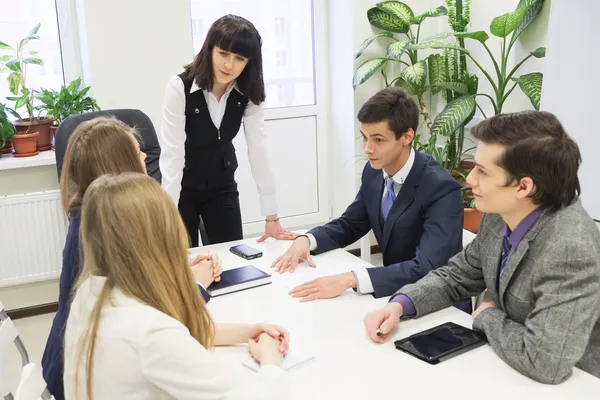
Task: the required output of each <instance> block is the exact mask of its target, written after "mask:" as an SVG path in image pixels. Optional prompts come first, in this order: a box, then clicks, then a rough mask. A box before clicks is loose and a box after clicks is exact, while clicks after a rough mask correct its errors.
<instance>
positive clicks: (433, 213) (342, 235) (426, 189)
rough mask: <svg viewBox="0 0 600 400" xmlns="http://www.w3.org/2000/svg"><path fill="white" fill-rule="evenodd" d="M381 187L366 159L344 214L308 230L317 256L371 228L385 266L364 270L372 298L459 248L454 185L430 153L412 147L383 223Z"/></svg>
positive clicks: (458, 207)
mask: <svg viewBox="0 0 600 400" xmlns="http://www.w3.org/2000/svg"><path fill="white" fill-rule="evenodd" d="M383 189H384V178H383V172H382V171H381V170H375V169H373V168H371V166H370V164H369V163H367V165H366V166H365V168H364V170H363V174H362V184H361V187H360V189H359V191H358V194H357V195H356V198H355V199H354V202H352V204H350V206H349V207H348V208H347V209H346V211H345V212H344V214H342V216H341V217H339V218H337V219H334V220H333V221H331V222H329V223H328V224H326V225H323V226H320V227H317V228H314V229H312V230H310V231H309V233H311V234H313V235H314V236H315V238H316V240H317V249H316V251H315V252H314V253H315V254H319V253H324V252H326V251H329V250H332V249H336V248H343V247H346V246H348V245H350V244H352V243H354V242H356V241H357V240H358V239H360V238H361V237H363V236H364V235H366V234H367V233H368V232H369V231H370V230H371V229H373V232H374V233H375V237H376V238H377V243H378V244H379V247H380V248H381V252H382V254H383V263H384V265H385V268H369V269H368V273H369V275H370V277H371V282H372V283H373V288H374V290H375V292H374V294H373V295H374V296H375V297H383V296H389V295H391V294H392V293H394V292H395V291H396V290H398V289H400V288H401V287H402V286H404V285H406V284H408V283H414V282H416V281H418V280H419V279H420V278H422V277H424V276H425V275H427V273H428V272H429V271H431V270H433V269H435V268H438V267H441V266H443V265H445V264H446V263H447V262H448V259H450V257H452V256H453V255H455V254H456V253H458V252H459V251H461V249H462V228H463V213H464V211H463V208H464V207H463V202H462V196H461V193H460V186H459V185H458V183H457V182H456V180H455V179H454V178H453V177H452V176H451V175H450V174H449V173H448V172H447V171H446V170H444V169H443V168H442V167H441V166H440V165H439V164H438V163H437V162H436V161H435V160H434V159H433V158H432V157H431V156H430V155H428V154H424V153H421V152H418V151H416V150H415V161H414V164H413V166H412V168H411V170H410V172H409V174H408V176H407V178H406V180H405V182H404V184H403V185H402V188H401V190H400V192H399V193H398V196H397V198H396V201H395V202H394V205H393V206H392V208H391V210H390V213H389V215H388V218H387V220H386V221H385V223H382V216H381V200H382V196H383Z"/></svg>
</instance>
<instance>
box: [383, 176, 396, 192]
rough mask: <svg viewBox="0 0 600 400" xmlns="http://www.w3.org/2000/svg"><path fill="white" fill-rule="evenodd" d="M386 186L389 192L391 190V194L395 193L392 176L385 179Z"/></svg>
mask: <svg viewBox="0 0 600 400" xmlns="http://www.w3.org/2000/svg"><path fill="white" fill-rule="evenodd" d="M385 186H386V187H387V190H389V191H390V192H391V193H394V180H393V179H392V177H391V176H388V177H387V178H385Z"/></svg>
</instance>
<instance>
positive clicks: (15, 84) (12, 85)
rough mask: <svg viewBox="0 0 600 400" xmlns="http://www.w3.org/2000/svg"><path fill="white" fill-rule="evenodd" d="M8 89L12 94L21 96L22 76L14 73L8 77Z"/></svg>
mask: <svg viewBox="0 0 600 400" xmlns="http://www.w3.org/2000/svg"><path fill="white" fill-rule="evenodd" d="M7 80H8V89H9V90H10V92H11V93H12V94H19V84H20V83H21V74H19V73H18V72H12V73H11V74H10V75H8V78H7Z"/></svg>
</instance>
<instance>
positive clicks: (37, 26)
mask: <svg viewBox="0 0 600 400" xmlns="http://www.w3.org/2000/svg"><path fill="white" fill-rule="evenodd" d="M41 25H42V24H41V23H38V24H37V25H36V26H35V27H34V28H33V29H32V30H31V32H29V33H28V34H27V36H35V35H37V33H38V31H39V30H40V26H41Z"/></svg>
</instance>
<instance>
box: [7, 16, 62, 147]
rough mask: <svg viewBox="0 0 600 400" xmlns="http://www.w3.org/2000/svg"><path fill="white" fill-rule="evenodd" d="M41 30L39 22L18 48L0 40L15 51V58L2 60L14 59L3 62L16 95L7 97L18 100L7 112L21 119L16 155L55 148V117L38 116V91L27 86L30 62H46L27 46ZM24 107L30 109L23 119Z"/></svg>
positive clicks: (16, 135)
mask: <svg viewBox="0 0 600 400" xmlns="http://www.w3.org/2000/svg"><path fill="white" fill-rule="evenodd" d="M39 29H40V24H37V25H36V26H35V28H33V30H32V31H31V32H29V34H28V35H27V36H26V37H25V38H24V39H22V40H21V41H19V42H18V43H17V46H16V48H13V47H12V46H9V45H7V44H6V43H1V42H0V49H3V50H9V51H11V52H12V57H7V56H4V57H3V58H2V59H3V60H7V59H8V58H10V60H8V61H3V62H4V70H5V71H8V77H7V80H8V86H9V89H10V91H11V93H13V94H14V95H15V96H12V97H7V100H11V101H14V102H15V106H14V109H9V108H7V111H9V112H10V113H11V114H13V115H14V116H15V117H16V118H17V120H16V121H14V122H13V125H14V126H15V129H16V131H17V132H16V133H15V136H14V140H13V146H14V147H15V156H17V157H27V156H33V155H36V154H38V153H39V151H44V150H50V149H52V136H51V133H50V125H51V124H52V120H51V119H49V118H40V117H35V116H34V109H35V107H34V104H33V102H34V100H35V94H36V91H35V90H31V89H29V88H27V86H26V84H25V83H26V76H27V71H26V69H27V65H31V64H34V65H43V64H44V63H43V61H42V60H41V59H40V58H37V52H33V51H30V52H27V54H25V47H26V45H27V44H28V43H29V42H31V41H32V40H38V39H39V38H40V37H39V36H38V34H37V33H38V31H39ZM19 94H20V95H19ZM23 107H25V109H26V111H27V118H22V117H21V115H20V114H19V113H18V112H17V110H19V109H20V108H23ZM33 140H35V144H36V145H35V148H33V147H32V143H33Z"/></svg>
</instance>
